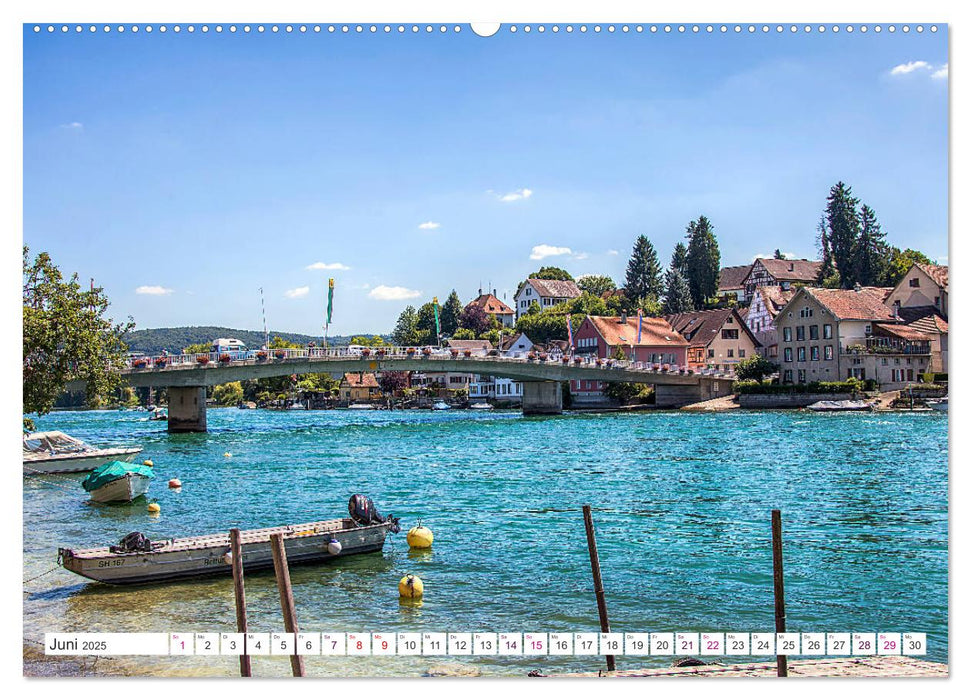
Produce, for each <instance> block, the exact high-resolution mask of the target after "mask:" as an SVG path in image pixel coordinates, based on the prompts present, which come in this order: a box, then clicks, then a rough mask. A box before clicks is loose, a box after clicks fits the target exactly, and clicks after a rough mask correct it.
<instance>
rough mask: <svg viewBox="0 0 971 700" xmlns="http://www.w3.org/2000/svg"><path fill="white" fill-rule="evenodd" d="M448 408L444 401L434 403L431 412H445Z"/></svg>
mask: <svg viewBox="0 0 971 700" xmlns="http://www.w3.org/2000/svg"><path fill="white" fill-rule="evenodd" d="M450 408H451V406H449V405H448V404H447V403H445V402H444V401H436V402H435V403H433V404H432V410H433V411H447V410H448V409H450Z"/></svg>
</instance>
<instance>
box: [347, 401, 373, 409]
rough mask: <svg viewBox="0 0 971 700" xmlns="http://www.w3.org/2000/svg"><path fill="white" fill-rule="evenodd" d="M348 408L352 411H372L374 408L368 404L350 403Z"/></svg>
mask: <svg viewBox="0 0 971 700" xmlns="http://www.w3.org/2000/svg"><path fill="white" fill-rule="evenodd" d="M348 408H349V409H351V410H352V411H373V410H374V409H375V406H374V405H373V404H369V403H352V404H351V405H350V406H348Z"/></svg>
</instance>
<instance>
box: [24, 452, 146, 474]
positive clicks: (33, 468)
mask: <svg viewBox="0 0 971 700" xmlns="http://www.w3.org/2000/svg"><path fill="white" fill-rule="evenodd" d="M141 451H142V448H141V447H119V448H112V449H107V450H97V451H96V452H95V453H80V454H68V455H55V456H52V457H50V458H47V459H31V460H24V474H76V473H78V472H90V471H94V470H95V469H97V468H98V467H100V466H101V465H102V464H107V463H108V462H111V461H112V460H117V461H119V462H131V461H132V460H133V459H134V458H135V455H137V454H139V453H140V452H141Z"/></svg>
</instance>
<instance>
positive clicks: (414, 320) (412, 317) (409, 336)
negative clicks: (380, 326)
mask: <svg viewBox="0 0 971 700" xmlns="http://www.w3.org/2000/svg"><path fill="white" fill-rule="evenodd" d="M391 341H392V342H393V343H394V344H395V345H415V344H417V343H418V312H417V311H415V307H414V306H406V307H405V310H404V311H402V312H401V315H400V316H398V322H397V323H396V324H395V327H394V330H393V331H391Z"/></svg>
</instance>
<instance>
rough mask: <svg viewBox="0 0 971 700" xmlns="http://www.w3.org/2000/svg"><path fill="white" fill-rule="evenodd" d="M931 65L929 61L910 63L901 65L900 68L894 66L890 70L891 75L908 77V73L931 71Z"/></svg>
mask: <svg viewBox="0 0 971 700" xmlns="http://www.w3.org/2000/svg"><path fill="white" fill-rule="evenodd" d="M930 69H931V64H930V63H928V62H927V61H909V62H908V63H901V64H900V65H899V66H894V67H893V68H891V69H890V75H907V74H908V73H913V72H914V71H915V70H930Z"/></svg>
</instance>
